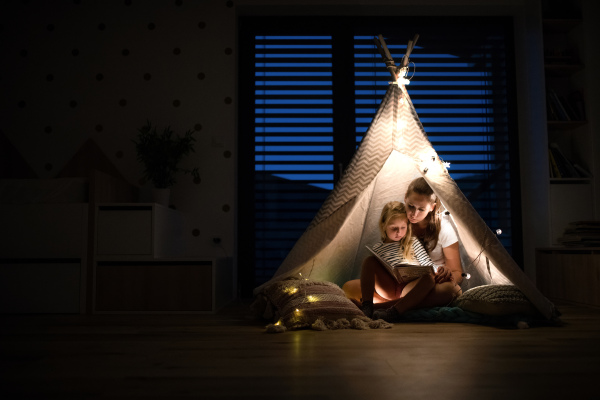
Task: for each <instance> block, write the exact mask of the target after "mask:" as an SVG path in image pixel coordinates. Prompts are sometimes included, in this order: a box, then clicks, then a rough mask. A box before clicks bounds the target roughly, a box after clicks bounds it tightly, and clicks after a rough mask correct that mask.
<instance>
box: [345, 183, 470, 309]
mask: <svg viewBox="0 0 600 400" xmlns="http://www.w3.org/2000/svg"><path fill="white" fill-rule="evenodd" d="M404 203H405V206H406V211H407V216H408V220H409V222H410V224H411V230H412V234H413V235H414V236H416V237H417V238H418V239H419V240H422V241H423V242H424V244H425V249H426V250H427V253H428V254H429V256H430V257H431V260H432V261H433V264H434V268H435V270H436V272H435V274H430V275H425V276H422V277H421V278H419V279H416V280H414V281H412V282H409V283H408V284H406V285H404V286H402V285H400V284H399V283H398V282H397V281H396V280H395V279H394V278H393V277H392V276H391V275H390V274H389V273H388V272H387V271H386V270H385V269H384V267H383V266H382V265H381V264H380V263H379V261H378V260H377V259H376V258H375V257H374V256H370V257H367V258H366V259H365V260H364V261H363V264H362V271H361V276H363V275H369V276H370V275H371V274H372V275H373V276H374V277H375V291H374V294H373V300H372V302H373V303H374V305H373V306H372V307H374V308H376V309H378V310H376V311H375V314H374V316H375V317H377V318H383V319H385V320H387V321H394V320H396V319H397V318H398V317H399V316H400V315H401V314H403V313H404V312H406V311H408V310H411V309H415V308H427V307H437V306H443V305H446V304H448V303H450V302H451V301H452V299H454V297H455V296H456V295H457V294H459V293H460V286H458V285H459V284H460V283H461V282H462V272H463V271H462V266H461V263H460V254H459V250H458V237H457V236H456V233H455V232H454V228H453V227H452V225H451V224H450V221H449V220H448V216H442V215H440V213H439V209H440V202H439V199H438V198H437V196H436V195H435V193H433V190H432V189H431V187H430V186H429V185H428V184H427V182H426V181H425V179H424V178H417V179H415V180H413V181H412V182H411V183H410V185H409V186H408V189H407V190H406V195H405V197H404ZM343 289H344V292H345V293H346V296H347V297H348V298H350V299H351V300H353V301H354V302H355V303H357V304H359V305H360V306H361V309H363V310H366V311H368V310H369V306H370V304H369V299H367V298H365V299H362V297H363V296H362V291H361V282H360V280H359V279H355V280H352V281H349V282H346V283H345V284H344V286H343ZM365 294H366V295H367V296H369V294H367V293H365ZM363 300H364V302H363Z"/></svg>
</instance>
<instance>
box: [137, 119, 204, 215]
mask: <svg viewBox="0 0 600 400" xmlns="http://www.w3.org/2000/svg"><path fill="white" fill-rule="evenodd" d="M193 133H194V131H192V130H189V131H187V132H185V134H184V135H183V136H179V135H177V134H175V133H174V132H173V131H172V130H171V127H170V126H168V127H166V128H164V129H163V130H162V132H158V131H157V129H156V127H153V126H152V125H151V124H150V121H147V123H146V125H145V126H143V127H141V128H140V129H138V135H137V138H136V140H134V141H133V142H134V143H135V150H136V152H137V159H138V161H140V162H141V163H142V164H143V166H144V178H145V179H147V180H149V181H151V182H152V183H153V185H154V197H155V198H154V200H155V201H156V202H157V203H159V204H163V205H166V206H168V204H169V195H170V188H171V186H173V184H175V182H176V180H175V174H177V173H178V172H183V173H186V174H191V175H192V176H193V177H194V179H200V175H199V173H198V168H193V169H186V168H180V167H179V163H180V161H181V160H182V159H183V157H184V156H187V155H188V154H190V153H193V152H194V143H195V141H196V138H194V137H193Z"/></svg>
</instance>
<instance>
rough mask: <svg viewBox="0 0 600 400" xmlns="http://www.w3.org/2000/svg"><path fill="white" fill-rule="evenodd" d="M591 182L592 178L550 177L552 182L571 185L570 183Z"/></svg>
mask: <svg viewBox="0 0 600 400" xmlns="http://www.w3.org/2000/svg"><path fill="white" fill-rule="evenodd" d="M575 183H578V184H582V183H583V184H591V183H592V178H550V184H558V185H570V184H575Z"/></svg>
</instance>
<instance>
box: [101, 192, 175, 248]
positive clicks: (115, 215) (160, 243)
mask: <svg viewBox="0 0 600 400" xmlns="http://www.w3.org/2000/svg"><path fill="white" fill-rule="evenodd" d="M182 229H183V218H182V216H181V214H180V213H179V212H178V211H176V210H173V209H170V208H168V207H165V206H162V205H160V204H155V203H139V204H99V205H98V206H97V211H96V232H97V233H96V252H95V253H96V256H97V258H99V259H110V258H111V257H116V258H118V259H123V258H124V257H126V256H133V257H134V259H135V258H136V257H146V258H148V259H152V258H160V257H177V256H180V255H181V253H182V249H181V243H182V242H181V236H182V234H183V232H182Z"/></svg>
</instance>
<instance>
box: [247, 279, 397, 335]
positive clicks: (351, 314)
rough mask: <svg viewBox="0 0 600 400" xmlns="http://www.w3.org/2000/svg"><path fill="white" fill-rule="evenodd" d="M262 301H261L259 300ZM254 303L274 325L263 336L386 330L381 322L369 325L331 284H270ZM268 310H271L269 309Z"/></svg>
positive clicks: (292, 281) (304, 281)
mask: <svg viewBox="0 0 600 400" xmlns="http://www.w3.org/2000/svg"><path fill="white" fill-rule="evenodd" d="M261 297H262V299H260V298H261ZM258 298H259V299H257V301H256V302H255V303H261V302H262V303H265V301H266V304H265V309H266V311H265V312H264V313H263V316H265V317H267V318H270V317H271V316H272V318H273V321H276V323H275V324H272V325H269V326H267V332H280V331H284V330H285V329H300V328H312V329H315V330H327V329H345V328H354V329H369V328H371V329H374V328H389V327H391V324H387V323H385V321H372V320H371V319H370V318H367V317H366V316H365V315H364V314H363V313H362V312H361V311H360V309H359V308H358V307H357V306H356V305H355V304H354V303H353V302H352V301H350V300H349V299H348V298H347V297H346V296H345V294H344V291H343V290H342V289H341V288H340V287H339V286H338V285H336V284H335V283H332V282H326V281H314V280H310V279H287V280H282V281H279V282H274V283H272V284H271V285H269V286H267V287H266V288H265V289H263V291H262V292H261V293H260V294H259V295H258ZM269 307H271V309H270V308H269Z"/></svg>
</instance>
